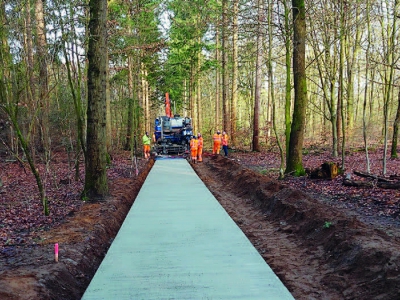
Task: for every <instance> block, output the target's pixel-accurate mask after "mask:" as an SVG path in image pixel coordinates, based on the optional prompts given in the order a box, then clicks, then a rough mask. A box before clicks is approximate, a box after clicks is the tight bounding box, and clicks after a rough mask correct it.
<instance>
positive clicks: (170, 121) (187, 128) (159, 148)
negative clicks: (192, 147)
mask: <svg viewBox="0 0 400 300" xmlns="http://www.w3.org/2000/svg"><path fill="white" fill-rule="evenodd" d="M165 99H166V100H165V116H159V117H157V118H156V119H155V121H154V137H155V140H156V142H155V143H154V147H153V149H154V152H155V153H156V154H157V155H169V154H178V155H179V154H187V153H189V144H190V138H191V137H192V136H193V128H192V119H191V118H188V117H181V116H180V115H173V116H172V113H171V105H170V100H169V95H168V93H166V95H165Z"/></svg>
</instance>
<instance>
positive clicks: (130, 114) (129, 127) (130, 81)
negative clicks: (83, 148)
mask: <svg viewBox="0 0 400 300" xmlns="http://www.w3.org/2000/svg"><path fill="white" fill-rule="evenodd" d="M132 61H133V58H132V54H129V55H128V96H129V99H128V120H127V126H126V140H125V146H124V148H125V150H132V149H131V147H132V135H133V115H134V111H133V109H134V106H133V102H134V100H133V63H132Z"/></svg>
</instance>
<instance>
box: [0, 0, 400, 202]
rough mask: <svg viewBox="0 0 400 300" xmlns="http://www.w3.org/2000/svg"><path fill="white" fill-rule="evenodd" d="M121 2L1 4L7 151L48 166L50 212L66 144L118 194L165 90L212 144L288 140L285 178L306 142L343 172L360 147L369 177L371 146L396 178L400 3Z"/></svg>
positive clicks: (103, 189) (93, 181)
mask: <svg viewBox="0 0 400 300" xmlns="http://www.w3.org/2000/svg"><path fill="white" fill-rule="evenodd" d="M95 3H97V4H99V5H100V4H101V5H102V6H101V9H100V6H99V7H97V6H95ZM97 4H96V5H97ZM108 4H109V7H108V8H106V7H105V8H104V7H103V6H104V5H105V2H104V0H97V1H90V6H89V7H90V9H94V10H93V11H91V12H90V11H89V10H88V6H87V5H86V2H85V1H82V0H71V1H66V0H54V1H41V0H32V1H22V0H15V1H8V2H7V4H6V2H4V1H3V2H2V3H1V5H0V17H1V20H0V43H1V47H0V59H1V64H0V97H1V98H0V101H1V102H0V110H1V113H0V118H1V120H0V121H1V124H8V125H7V126H8V127H7V126H6V134H5V133H4V131H3V132H2V135H1V137H2V139H3V141H2V143H4V144H5V145H6V147H8V149H9V150H10V151H9V153H13V155H14V156H15V157H18V159H21V161H23V162H25V161H26V162H27V163H28V165H29V164H31V166H30V169H31V171H32V174H35V172H37V174H36V175H37V176H38V178H39V181H40V182H39V181H38V187H39V186H40V185H41V186H42V188H43V191H42V192H40V193H39V194H40V198H41V201H42V203H43V205H45V200H46V197H45V196H46V187H47V186H48V185H49V184H50V182H51V181H50V180H49V178H50V174H51V171H52V170H51V168H52V166H51V161H52V151H54V149H57V150H58V149H64V150H66V151H67V152H68V154H73V155H72V156H71V157H73V160H74V162H73V163H71V165H70V168H71V171H72V169H74V170H75V179H76V180H79V179H80V176H81V172H80V170H79V165H80V162H81V159H80V158H81V157H82V153H83V156H84V160H85V164H86V170H85V173H86V174H85V177H86V178H85V181H87V184H85V188H84V194H86V195H87V196H94V197H96V195H103V194H106V193H107V178H106V172H105V170H106V169H105V165H106V164H107V156H108V154H107V151H109V152H112V151H114V150H115V149H126V150H131V151H132V155H136V154H137V152H138V151H137V149H140V147H138V143H139V141H138V139H137V137H138V136H140V135H141V134H142V133H143V131H144V130H152V127H153V124H152V123H153V122H152V120H153V119H154V117H155V116H157V115H159V114H161V113H163V111H164V109H163V102H164V95H165V93H166V92H169V94H170V98H171V100H172V108H173V110H174V112H176V113H181V114H183V115H187V116H190V117H192V118H193V119H194V125H195V130H197V131H202V133H203V135H204V137H205V141H206V148H207V143H209V142H210V141H211V134H212V132H213V131H214V130H215V129H217V128H219V129H224V130H226V131H228V132H229V131H231V142H232V144H231V146H234V147H237V148H244V149H252V150H256V151H263V150H266V149H276V148H274V147H275V146H276V145H278V148H279V149H280V151H281V153H282V155H281V156H282V157H283V158H285V159H282V166H281V167H282V170H283V169H286V170H285V171H286V174H289V173H290V174H302V172H303V166H302V151H303V149H302V148H303V143H304V141H308V142H310V143H315V144H318V145H324V146H326V147H329V148H330V149H331V152H332V156H333V157H338V156H339V154H342V161H343V165H342V166H343V167H344V161H345V158H344V154H345V153H346V152H347V151H348V150H349V149H350V148H351V147H354V146H356V145H360V144H364V149H365V152H366V161H367V163H366V164H367V166H366V168H367V169H369V166H368V151H369V148H370V146H371V144H372V143H374V144H375V146H376V147H378V148H380V147H381V148H382V149H383V152H384V157H383V165H382V172H383V173H385V172H386V163H387V162H386V155H387V152H388V151H391V152H390V155H391V156H392V157H396V156H397V139H398V124H399V123H400V121H399V120H400V117H399V114H400V113H399V111H400V109H399V106H400V105H399V97H400V96H399V94H400V92H399V67H398V61H399V57H400V52H399V51H398V49H399V47H398V43H399V42H398V41H399V40H400V39H399V37H400V30H399V25H398V24H399V21H398V15H399V10H400V9H399V1H398V0H385V1H381V2H377V1H371V0H366V1H360V0H350V1H336V2H335V1H333V2H332V1H314V0H311V1H310V2H309V3H308V4H307V5H308V8H307V13H306V12H305V10H304V9H305V8H304V1H301V0H269V1H268V3H266V1H265V0H252V1H247V2H246V1H245V2H243V1H242V2H241V1H237V0H222V1H214V2H207V1H200V2H199V1H197V2H196V1H192V0H190V1H181V0H173V1H169V2H161V1H158V0H144V1H142V0H141V1H138V0H124V1H123V0H116V1H108ZM96 7H97V8H96ZM95 14H97V16H99V17H100V19H99V18H97V19H96V20H95V19H92V20H91V21H90V22H89V18H92V17H93V18H95ZM266 16H267V17H266ZM291 20H292V21H291ZM96 22H102V23H101V24H100V23H97V24H96ZM89 25H90V26H89ZM95 28H98V29H96V30H101V32H102V33H101V34H100V33H99V32H100V31H99V32H96V30H95ZM266 33H268V34H266ZM306 33H307V34H306ZM97 34H100V35H99V36H97ZM103 36H107V38H108V43H106V42H105V38H104V39H103ZM266 37H268V38H266ZM306 45H307V47H305V46H306ZM88 46H90V49H88ZM97 47H100V48H97ZM86 58H87V59H86ZM86 75H87V76H86ZM107 82H108V83H109V84H108V85H107ZM104 97H105V98H104ZM105 112H107V113H105ZM271 113H272V114H271ZM9 124H12V126H11V128H10V127H9ZM392 125H393V126H392ZM104 128H105V130H104ZM271 129H273V131H274V133H275V134H274V136H271V135H270V131H271ZM232 135H233V136H232ZM390 136H391V149H389V146H390V138H389V137H390ZM104 139H105V140H106V145H107V147H106V148H104V146H103V144H104ZM280 142H282V145H285V146H284V147H281V146H280V145H279V143H280ZM2 145H3V144H2ZM376 147H375V148H376ZM29 161H30V162H29ZM42 162H43V163H44V165H45V167H44V169H40V168H38V167H37V164H39V163H42ZM389 163H390V162H389ZM285 164H286V165H285ZM36 175H35V176H36ZM39 189H40V188H39Z"/></svg>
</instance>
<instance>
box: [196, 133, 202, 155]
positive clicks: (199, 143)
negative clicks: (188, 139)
mask: <svg viewBox="0 0 400 300" xmlns="http://www.w3.org/2000/svg"><path fill="white" fill-rule="evenodd" d="M197 143H198V145H197V161H198V162H202V161H203V137H202V136H201V133H198V134H197Z"/></svg>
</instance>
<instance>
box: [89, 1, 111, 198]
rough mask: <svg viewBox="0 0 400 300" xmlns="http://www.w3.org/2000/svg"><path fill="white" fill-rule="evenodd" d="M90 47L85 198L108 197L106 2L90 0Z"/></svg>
mask: <svg viewBox="0 0 400 300" xmlns="http://www.w3.org/2000/svg"><path fill="white" fill-rule="evenodd" d="M89 8H90V21H89V48H88V53H87V57H88V62H89V65H88V108H87V138H86V141H87V159H86V161H85V171H86V173H85V174H86V175H85V187H84V191H83V197H84V198H87V199H89V200H95V199H102V198H104V196H106V195H107V194H108V182H107V173H106V165H107V146H106V101H107V99H106V89H107V84H106V80H107V78H106V76H107V66H106V63H107V61H106V59H107V55H106V53H107V27H106V25H107V0H90V2H89Z"/></svg>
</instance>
